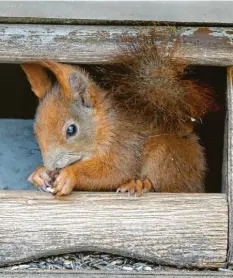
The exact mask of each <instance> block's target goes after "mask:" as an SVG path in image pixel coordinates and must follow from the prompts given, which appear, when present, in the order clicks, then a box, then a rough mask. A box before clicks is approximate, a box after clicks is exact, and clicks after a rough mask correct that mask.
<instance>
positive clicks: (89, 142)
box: [23, 33, 214, 195]
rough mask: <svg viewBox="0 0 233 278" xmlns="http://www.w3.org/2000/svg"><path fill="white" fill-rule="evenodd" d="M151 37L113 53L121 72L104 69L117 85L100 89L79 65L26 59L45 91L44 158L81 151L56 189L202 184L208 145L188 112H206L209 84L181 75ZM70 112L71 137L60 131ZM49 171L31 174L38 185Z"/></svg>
mask: <svg viewBox="0 0 233 278" xmlns="http://www.w3.org/2000/svg"><path fill="white" fill-rule="evenodd" d="M152 38H153V34H152V33H151V34H150V36H149V37H144V36H142V37H140V38H139V41H138V43H137V44H136V45H133V46H132V45H131V44H130V46H129V47H128V46H127V48H126V49H124V50H123V52H122V53H121V54H120V55H118V56H117V57H115V58H114V60H113V62H117V63H118V66H119V65H120V68H121V69H123V70H124V72H123V74H122V73H119V72H117V71H114V72H113V71H111V72H110V71H109V72H108V73H106V78H107V79H108V80H107V83H108V84H111V85H112V89H113V90H112V92H106V91H104V90H102V89H100V88H99V87H98V86H97V85H96V84H95V83H94V82H93V81H92V80H91V79H90V78H89V77H87V76H86V74H85V73H84V72H82V70H81V69H80V68H78V67H73V66H70V65H65V64H59V63H56V62H53V61H39V62H37V63H36V64H30V65H24V66H23V69H24V71H25V72H26V74H27V76H28V79H29V81H30V83H31V85H32V89H33V90H34V92H35V93H36V94H37V96H39V97H40V98H41V99H42V100H41V102H40V105H39V108H38V111H37V116H36V121H35V132H36V135H37V138H38V141H39V144H40V147H41V150H42V155H43V158H44V161H45V165H49V166H48V167H49V168H51V169H49V170H52V171H54V170H55V168H56V167H55V166H54V165H55V164H51V163H50V164H49V163H48V161H49V159H52V158H53V156H55V155H57V153H59V154H60V156H61V157H62V156H63V155H64V157H66V156H67V157H68V158H69V156H68V154H69V153H70V152H71V153H72V154H74V155H77V157H79V156H78V155H79V154H82V157H83V158H82V159H81V160H78V159H77V161H75V162H72V163H69V162H68V163H66V164H65V165H66V166H64V167H63V168H62V169H60V170H59V172H58V176H57V177H56V179H55V180H54V181H53V182H54V187H55V190H54V192H55V193H57V194H58V195H66V194H69V193H70V192H71V191H72V190H73V189H74V188H75V189H77V190H116V189H117V188H119V187H120V191H125V190H127V189H128V190H130V191H131V193H132V191H134V190H135V191H143V190H145V191H148V190H149V189H151V186H152V187H153V189H154V190H155V191H158V192H203V191H204V176H205V168H206V165H205V158H204V152H203V149H202V147H201V146H200V145H199V143H198V138H197V137H196V135H195V134H194V133H193V126H194V124H193V122H192V121H191V119H190V118H196V119H199V118H201V117H203V115H204V114H205V113H207V112H208V110H209V109H210V108H211V106H212V105H213V104H214V101H213V99H212V97H211V94H210V90H209V89H207V88H206V87H203V88H202V87H200V86H199V85H197V84H196V83H194V82H193V81H190V80H185V79H184V78H183V77H182V75H183V72H184V69H185V65H184V64H183V63H177V62H176V63H175V62H174V61H173V60H172V57H171V55H170V54H166V53H165V54H166V55H164V52H163V53H162V52H161V51H159V50H158V49H157V47H156V45H155V43H154V41H153V40H152ZM33 65H34V66H33ZM38 65H39V66H38ZM41 66H43V67H46V68H48V69H49V70H51V71H52V72H53V73H54V75H55V77H56V78H57V81H58V85H59V86H58V87H55V89H54V87H53V88H52V85H51V82H50V81H49V79H48V78H47V76H45V74H44V71H43V70H42V69H41ZM37 68H38V71H37V74H36V72H35V70H36V69H37ZM73 72H75V73H76V74H77V78H76V79H74V81H73V82H75V80H78V81H79V82H80V84H81V85H80V84H76V85H77V86H76V87H72V82H71V83H70V79H69V78H70V76H71V75H72V73H73ZM38 80H39V82H38ZM80 80H81V81H80ZM45 88H46V90H45ZM47 88H50V92H49V93H47V94H46V92H47ZM56 88H57V89H56ZM75 90H77V91H75ZM45 94H46V95H45ZM82 97H83V98H84V99H82ZM71 119H77V121H78V123H79V127H80V130H79V132H80V135H79V136H81V138H79V137H77V139H75V141H71V142H69V141H67V139H66V138H65V137H64V134H63V133H64V126H66V123H67V121H70V120H71ZM82 136H83V137H82ZM67 153H68V154H67ZM48 158H49V159H48ZM55 162H56V161H55ZM55 162H54V163H55ZM46 171H47V170H46V168H45V167H40V168H39V169H37V170H36V171H35V172H34V174H32V175H31V176H30V181H31V182H32V183H34V184H35V185H37V186H41V185H42V184H43V183H45V182H46V179H50V177H48V175H47V174H46ZM139 193H140V192H139ZM139 195H140V194H139Z"/></svg>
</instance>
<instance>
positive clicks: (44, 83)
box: [21, 63, 52, 98]
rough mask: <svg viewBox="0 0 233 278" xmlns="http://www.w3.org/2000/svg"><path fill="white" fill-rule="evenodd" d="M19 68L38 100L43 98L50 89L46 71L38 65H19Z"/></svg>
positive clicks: (50, 84)
mask: <svg viewBox="0 0 233 278" xmlns="http://www.w3.org/2000/svg"><path fill="white" fill-rule="evenodd" d="M21 68H22V69H23V71H24V72H25V73H26V75H27V78H28V81H29V83H30V84H31V88H32V91H33V92H34V93H35V95H36V96H37V97H38V98H43V97H44V95H45V94H46V93H47V92H48V91H50V89H51V87H52V83H51V80H50V79H49V77H48V74H47V71H46V69H45V68H44V67H42V66H40V65H38V64H30V63H26V64H23V65H21Z"/></svg>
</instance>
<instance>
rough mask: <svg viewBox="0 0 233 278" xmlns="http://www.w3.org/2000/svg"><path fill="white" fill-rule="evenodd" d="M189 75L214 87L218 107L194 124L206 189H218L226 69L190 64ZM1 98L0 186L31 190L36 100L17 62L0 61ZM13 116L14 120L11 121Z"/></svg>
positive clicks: (38, 160) (93, 73)
mask: <svg viewBox="0 0 233 278" xmlns="http://www.w3.org/2000/svg"><path fill="white" fill-rule="evenodd" d="M83 67H84V68H85V69H86V70H88V71H89V72H90V75H91V76H92V77H93V78H94V79H95V80H96V81H97V82H98V81H100V80H101V76H100V75H97V74H96V68H95V67H93V66H83ZM189 75H190V78H193V79H196V80H198V81H199V82H204V83H206V84H208V85H209V86H211V87H212V88H213V90H214V94H215V97H216V101H217V104H218V105H219V110H218V111H217V112H214V113H209V114H208V115H207V116H206V117H205V118H204V119H203V121H202V123H201V124H198V126H197V133H198V134H199V136H200V142H201V144H202V145H203V146H204V147H205V150H206V157H207V164H208V172H207V177H206V191H207V192H211V193H213V192H216V193H217V192H221V180H222V161H223V136H224V119H225V112H226V69H225V68H221V67H193V68H192V69H191V70H190V72H189ZM0 82H1V90H2V92H1V101H0V118H1V120H0V189H33V187H32V186H31V185H30V184H29V183H27V182H26V178H27V175H29V174H30V173H31V172H32V171H33V169H34V168H35V167H37V166H38V165H39V164H41V156H40V151H39V147H38V145H37V144H36V142H35V138H34V135H33V120H32V119H33V118H34V114H35V110H36V106H37V105H38V100H37V98H36V97H35V96H34V94H33V93H32V91H31V89H30V85H29V83H28V81H27V78H26V76H25V74H24V72H23V71H22V70H21V68H20V66H19V65H15V64H1V65H0ZM12 119H14V120H12Z"/></svg>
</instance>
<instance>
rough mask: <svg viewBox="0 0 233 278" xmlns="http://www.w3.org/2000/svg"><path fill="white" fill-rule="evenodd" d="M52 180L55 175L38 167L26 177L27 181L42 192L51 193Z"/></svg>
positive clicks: (42, 167)
mask: <svg viewBox="0 0 233 278" xmlns="http://www.w3.org/2000/svg"><path fill="white" fill-rule="evenodd" d="M54 178H55V173H52V172H48V171H47V170H46V168H45V167H44V166H40V167H38V168H37V169H36V170H35V171H34V172H33V173H32V174H31V175H30V176H29V177H28V181H29V182H30V183H32V184H34V185H35V186H37V187H38V188H39V189H40V190H42V191H45V192H52V182H53V179H54Z"/></svg>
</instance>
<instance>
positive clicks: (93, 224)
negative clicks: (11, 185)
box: [0, 191, 228, 268]
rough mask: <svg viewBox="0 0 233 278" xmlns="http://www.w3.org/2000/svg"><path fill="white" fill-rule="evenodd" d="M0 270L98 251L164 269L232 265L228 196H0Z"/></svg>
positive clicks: (7, 193)
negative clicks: (27, 262)
mask: <svg viewBox="0 0 233 278" xmlns="http://www.w3.org/2000/svg"><path fill="white" fill-rule="evenodd" d="M0 195H1V198H0V211H1V218H2V219H4V221H1V222H0V231H1V249H0V265H1V266H3V265H12V264H14V263H19V262H26V261H28V260H32V259H36V258H38V257H46V256H49V255H57V254H65V253H70V252H78V251H99V252H107V253H113V254H118V255H123V256H130V257H134V258H138V259H145V260H148V261H152V262H155V263H158V264H162V265H172V266H179V267H199V268H219V267H224V266H225V265H226V254H227V231H228V207H227V200H226V196H225V194H153V193H151V194H145V195H144V196H143V197H141V198H135V197H128V196H127V195H121V194H120V195H118V194H116V193H86V192H75V193H73V194H72V195H71V196H67V197H64V198H62V199H60V200H57V199H55V198H54V197H53V196H52V195H50V194H46V193H40V192H37V191H0Z"/></svg>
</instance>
